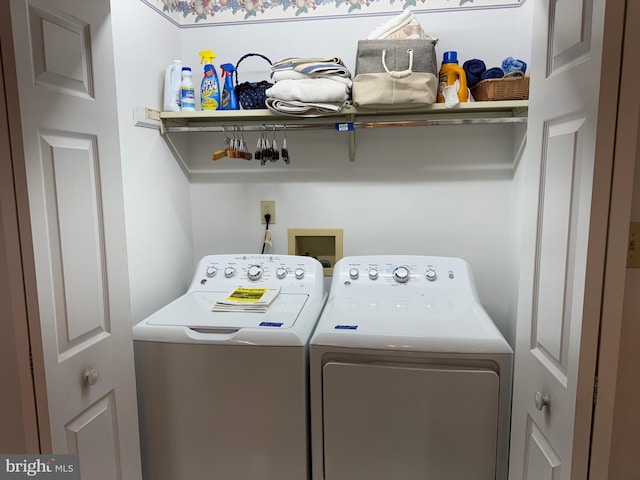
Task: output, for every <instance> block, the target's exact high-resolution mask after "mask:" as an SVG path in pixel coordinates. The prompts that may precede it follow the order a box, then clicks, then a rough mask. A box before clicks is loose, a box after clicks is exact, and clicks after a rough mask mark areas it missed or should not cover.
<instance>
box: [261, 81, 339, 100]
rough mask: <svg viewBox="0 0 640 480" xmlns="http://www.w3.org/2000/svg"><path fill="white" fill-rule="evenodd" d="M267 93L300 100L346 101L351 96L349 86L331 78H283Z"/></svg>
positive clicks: (284, 98) (277, 96) (283, 98)
mask: <svg viewBox="0 0 640 480" xmlns="http://www.w3.org/2000/svg"><path fill="white" fill-rule="evenodd" d="M265 93H266V95H267V97H274V98H278V99H280V100H297V101H300V102H344V101H346V100H347V99H348V98H349V88H348V87H347V86H346V85H345V84H344V83H342V82H336V81H335V80H332V79H330V78H313V79H302V80H282V81H280V82H276V83H275V84H274V85H273V86H272V87H271V88H268V89H267V91H266V92H265Z"/></svg>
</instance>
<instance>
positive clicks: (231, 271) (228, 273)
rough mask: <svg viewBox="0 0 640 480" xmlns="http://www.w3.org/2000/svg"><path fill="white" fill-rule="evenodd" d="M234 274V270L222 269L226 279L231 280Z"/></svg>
mask: <svg viewBox="0 0 640 480" xmlns="http://www.w3.org/2000/svg"><path fill="white" fill-rule="evenodd" d="M235 274H236V269H235V268H233V267H227V268H225V269H224V276H225V277H227V278H231V277H233V276H234V275H235Z"/></svg>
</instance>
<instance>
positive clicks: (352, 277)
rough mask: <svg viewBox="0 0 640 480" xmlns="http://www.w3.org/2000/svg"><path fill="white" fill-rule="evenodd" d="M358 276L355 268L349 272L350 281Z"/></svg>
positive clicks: (358, 273)
mask: <svg viewBox="0 0 640 480" xmlns="http://www.w3.org/2000/svg"><path fill="white" fill-rule="evenodd" d="M359 276H360V272H359V271H358V269H357V268H355V267H354V268H352V269H350V270H349V277H350V278H351V280H355V279H356V278H358V277H359Z"/></svg>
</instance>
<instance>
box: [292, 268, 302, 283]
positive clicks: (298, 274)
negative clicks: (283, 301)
mask: <svg viewBox="0 0 640 480" xmlns="http://www.w3.org/2000/svg"><path fill="white" fill-rule="evenodd" d="M294 273H295V276H296V278H297V279H298V280H302V279H303V278H304V268H301V267H298V268H296V271H295V272H294Z"/></svg>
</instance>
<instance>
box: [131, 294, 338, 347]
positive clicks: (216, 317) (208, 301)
mask: <svg viewBox="0 0 640 480" xmlns="http://www.w3.org/2000/svg"><path fill="white" fill-rule="evenodd" d="M227 295H228V292H190V293H187V294H184V295H182V296H181V297H179V298H178V299H176V300H174V301H173V302H171V303H170V304H168V305H166V306H165V307H163V308H161V309H160V310H158V311H157V312H156V313H154V314H152V315H151V316H149V317H147V318H146V319H145V320H143V321H141V322H140V323H138V324H136V325H134V327H133V339H134V340H137V341H150V342H165V343H203V344H235V345H265V346H301V345H306V344H307V343H308V341H309V338H310V337H311V333H312V332H313V328H314V326H315V324H316V322H317V319H318V317H319V315H320V312H321V311H322V307H323V305H324V302H325V300H326V296H325V297H322V298H319V297H316V296H312V297H309V295H307V294H297V293H296V294H283V293H280V294H279V295H278V297H277V298H276V299H275V300H274V301H273V303H272V304H271V305H270V306H269V309H268V310H267V311H266V312H265V313H256V312H213V311H212V310H211V308H212V307H213V305H214V303H215V302H216V301H217V300H219V299H222V298H224V297H226V296H227Z"/></svg>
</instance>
